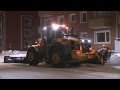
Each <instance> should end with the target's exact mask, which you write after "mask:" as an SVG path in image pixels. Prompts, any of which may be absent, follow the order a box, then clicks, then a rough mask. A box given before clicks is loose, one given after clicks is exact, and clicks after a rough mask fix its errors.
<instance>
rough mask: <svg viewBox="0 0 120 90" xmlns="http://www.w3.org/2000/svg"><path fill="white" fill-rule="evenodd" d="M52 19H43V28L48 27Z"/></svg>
mask: <svg viewBox="0 0 120 90" xmlns="http://www.w3.org/2000/svg"><path fill="white" fill-rule="evenodd" d="M52 20H53V19H52V18H45V19H44V25H45V26H50V25H51V23H52Z"/></svg>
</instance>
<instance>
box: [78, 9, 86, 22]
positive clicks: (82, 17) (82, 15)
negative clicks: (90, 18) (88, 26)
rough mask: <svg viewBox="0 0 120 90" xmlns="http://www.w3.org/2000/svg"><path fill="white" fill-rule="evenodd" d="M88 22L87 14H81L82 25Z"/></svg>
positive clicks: (84, 12)
mask: <svg viewBox="0 0 120 90" xmlns="http://www.w3.org/2000/svg"><path fill="white" fill-rule="evenodd" d="M86 22H87V12H86V11H82V12H80V23H86Z"/></svg>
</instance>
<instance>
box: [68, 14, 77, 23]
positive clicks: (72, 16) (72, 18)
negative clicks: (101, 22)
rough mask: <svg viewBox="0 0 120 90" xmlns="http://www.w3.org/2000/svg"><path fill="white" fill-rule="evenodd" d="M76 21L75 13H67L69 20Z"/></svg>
mask: <svg viewBox="0 0 120 90" xmlns="http://www.w3.org/2000/svg"><path fill="white" fill-rule="evenodd" d="M75 21H76V14H75V13H73V14H69V22H75Z"/></svg>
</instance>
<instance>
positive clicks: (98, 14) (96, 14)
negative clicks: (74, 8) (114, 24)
mask: <svg viewBox="0 0 120 90" xmlns="http://www.w3.org/2000/svg"><path fill="white" fill-rule="evenodd" d="M110 15H111V12H110V11H95V12H94V17H103V16H110Z"/></svg>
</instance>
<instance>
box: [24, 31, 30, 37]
mask: <svg viewBox="0 0 120 90" xmlns="http://www.w3.org/2000/svg"><path fill="white" fill-rule="evenodd" d="M24 37H31V29H24Z"/></svg>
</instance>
